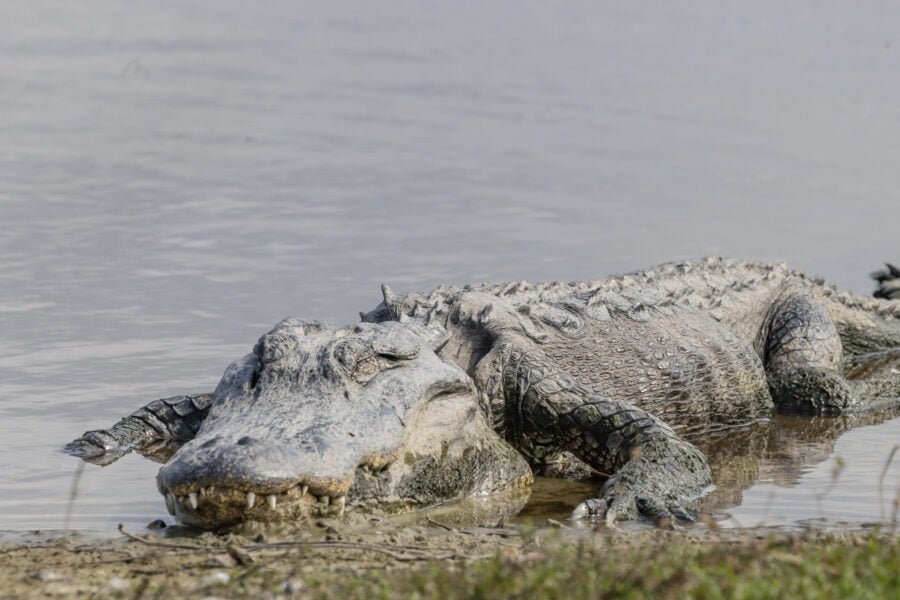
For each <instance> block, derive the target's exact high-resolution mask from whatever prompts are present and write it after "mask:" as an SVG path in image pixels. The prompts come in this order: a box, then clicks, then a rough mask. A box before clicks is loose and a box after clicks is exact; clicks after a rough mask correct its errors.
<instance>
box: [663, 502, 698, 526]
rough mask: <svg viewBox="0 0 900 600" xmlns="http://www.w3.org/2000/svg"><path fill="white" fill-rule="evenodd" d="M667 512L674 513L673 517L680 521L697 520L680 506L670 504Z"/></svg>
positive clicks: (691, 521) (690, 521)
mask: <svg viewBox="0 0 900 600" xmlns="http://www.w3.org/2000/svg"><path fill="white" fill-rule="evenodd" d="M669 512H671V513H672V514H673V515H675V517H676V518H677V519H679V520H681V521H685V522H686V523H696V522H697V519H696V518H695V517H694V515H692V514H691V513H689V512H688V511H686V510H685V509H683V508H682V507H680V506H670V507H669Z"/></svg>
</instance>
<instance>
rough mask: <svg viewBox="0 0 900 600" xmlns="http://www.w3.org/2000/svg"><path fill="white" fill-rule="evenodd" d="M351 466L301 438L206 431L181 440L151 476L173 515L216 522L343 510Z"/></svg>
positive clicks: (193, 522)
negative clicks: (324, 456) (322, 454)
mask: <svg viewBox="0 0 900 600" xmlns="http://www.w3.org/2000/svg"><path fill="white" fill-rule="evenodd" d="M354 471H355V465H349V464H348V465H337V464H334V463H333V462H330V461H328V460H323V459H322V457H320V456H319V455H318V454H317V453H316V452H315V451H314V449H312V448H309V447H307V445H304V444H302V443H300V444H298V443H296V442H295V443H293V444H292V443H287V442H285V441H279V440H277V439H272V438H268V439H264V438H263V437H262V436H251V435H244V436H241V437H239V438H237V439H232V438H231V437H230V436H227V435H214V436H211V437H208V438H205V439H199V438H198V439H195V440H193V441H192V442H189V443H188V444H186V445H185V446H183V447H182V448H181V449H180V450H179V451H178V452H177V453H176V454H175V455H174V456H173V457H172V459H171V460H170V461H169V463H167V464H166V466H164V467H163V468H162V469H161V470H160V472H159V475H158V476H157V485H158V487H159V490H160V492H161V493H162V494H163V495H164V496H165V499H166V507H167V508H168V510H169V512H170V513H171V514H172V515H174V516H176V517H177V518H178V520H179V521H181V522H182V523H185V524H188V525H195V526H199V527H218V526H224V525H230V524H233V523H238V522H241V521H247V520H258V521H280V520H297V519H302V518H304V517H308V516H311V515H312V516H315V515H325V514H343V512H344V508H345V505H346V495H347V491H348V489H349V488H350V486H351V485H352V484H353V481H354Z"/></svg>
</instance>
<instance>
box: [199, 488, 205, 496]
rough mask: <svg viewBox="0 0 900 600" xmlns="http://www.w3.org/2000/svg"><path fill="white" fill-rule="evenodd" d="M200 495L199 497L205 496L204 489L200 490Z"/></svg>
mask: <svg viewBox="0 0 900 600" xmlns="http://www.w3.org/2000/svg"><path fill="white" fill-rule="evenodd" d="M200 495H201V496H205V495H206V488H200Z"/></svg>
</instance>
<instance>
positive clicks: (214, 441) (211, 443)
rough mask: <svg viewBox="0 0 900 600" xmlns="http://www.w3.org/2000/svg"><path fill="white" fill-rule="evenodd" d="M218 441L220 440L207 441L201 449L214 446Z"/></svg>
mask: <svg viewBox="0 0 900 600" xmlns="http://www.w3.org/2000/svg"><path fill="white" fill-rule="evenodd" d="M218 441H219V438H213V439H211V440H206V441H205V442H203V443H202V444H200V447H201V448H209V447H210V446H212V445H213V444H215V443H216V442H218Z"/></svg>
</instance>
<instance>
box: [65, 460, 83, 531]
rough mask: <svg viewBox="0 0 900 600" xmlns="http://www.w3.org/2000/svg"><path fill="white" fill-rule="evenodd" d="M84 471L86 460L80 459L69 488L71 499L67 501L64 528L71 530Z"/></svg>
mask: <svg viewBox="0 0 900 600" xmlns="http://www.w3.org/2000/svg"><path fill="white" fill-rule="evenodd" d="M83 472H84V462H81V461H79V462H78V466H76V467H75V473H73V474H72V485H71V487H70V488H69V501H68V502H67V503H66V516H65V517H64V518H63V529H65V530H66V531H71V525H72V508H73V507H74V506H75V498H77V497H78V483H79V482H80V481H81V474H82V473H83Z"/></svg>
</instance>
